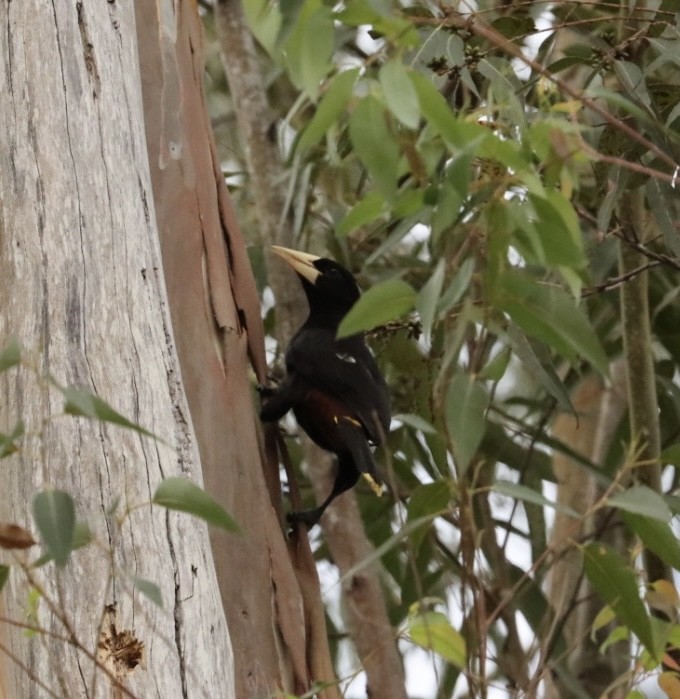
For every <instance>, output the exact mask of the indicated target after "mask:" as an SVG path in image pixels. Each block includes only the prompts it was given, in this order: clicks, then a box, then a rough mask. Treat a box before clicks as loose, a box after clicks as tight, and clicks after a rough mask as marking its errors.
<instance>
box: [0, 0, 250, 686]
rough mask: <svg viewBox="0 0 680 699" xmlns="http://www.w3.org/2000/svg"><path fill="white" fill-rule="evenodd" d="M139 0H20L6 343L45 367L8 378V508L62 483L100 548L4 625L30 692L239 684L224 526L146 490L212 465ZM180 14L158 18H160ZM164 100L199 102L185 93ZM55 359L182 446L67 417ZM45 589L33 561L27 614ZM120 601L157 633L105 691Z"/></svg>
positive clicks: (8, 77) (0, 110)
mask: <svg viewBox="0 0 680 699" xmlns="http://www.w3.org/2000/svg"><path fill="white" fill-rule="evenodd" d="M182 4H187V3H182ZM133 12H134V9H133V6H132V5H130V4H126V3H122V4H118V3H115V2H107V3H101V2H91V3H84V2H57V3H48V4H45V3H42V2H35V1H30V0H24V1H23V2H20V3H2V4H0V24H1V25H2V27H3V37H4V40H3V42H2V43H1V44H0V51H1V55H2V69H1V70H0V139H1V142H0V202H1V204H0V344H4V343H5V341H6V340H7V338H8V336H9V335H10V334H14V335H16V336H17V337H18V338H19V340H20V341H21V343H22V344H23V346H24V347H25V348H26V351H27V354H28V355H29V358H30V360H29V361H27V362H26V365H28V364H29V363H30V364H31V365H33V366H35V367H36V368H37V371H36V373H33V372H32V371H30V370H29V369H28V368H27V366H22V367H20V368H18V369H17V368H15V369H13V370H11V371H9V372H6V373H4V374H2V375H1V376H0V391H1V394H2V395H1V398H0V431H3V432H5V431H7V429H8V428H11V426H12V425H13V424H14V423H15V422H16V420H17V419H18V418H19V417H21V418H22V419H23V420H24V422H25V425H26V432H27V437H26V438H25V439H24V440H23V443H22V448H21V449H20V451H19V452H17V453H16V454H14V455H13V456H11V457H10V458H8V459H5V460H3V462H2V474H3V489H2V491H1V493H0V520H3V521H10V522H15V523H17V524H21V525H23V526H26V527H31V521H30V511H31V499H32V497H33V495H34V494H35V493H36V492H37V491H39V490H42V489H46V488H55V489H62V490H65V491H67V492H68V493H70V494H71V495H72V496H73V497H74V499H75V500H76V509H77V517H78V519H86V520H87V521H88V523H89V526H90V528H91V530H92V532H93V534H94V536H95V537H96V540H97V543H98V544H99V546H96V545H90V546H88V547H86V548H84V549H82V550H79V551H77V552H75V553H74V554H72V556H71V558H70V560H69V562H68V563H67V564H66V565H65V566H64V567H63V568H57V567H55V565H54V563H49V564H47V565H45V566H43V567H42V568H39V569H31V570H30V576H31V577H32V578H33V583H32V586H33V587H35V586H36V585H39V586H40V587H41V588H42V590H43V592H44V594H43V595H42V596H41V598H40V600H39V602H38V606H37V612H36V616H35V619H34V621H33V623H36V624H37V625H39V626H40V627H41V628H42V630H43V631H44V633H43V632H39V633H37V634H35V635H33V636H30V637H29V636H28V635H26V634H25V633H24V631H23V630H22V629H19V628H17V627H13V626H11V625H8V624H3V625H1V628H2V639H1V640H2V643H3V646H5V647H6V648H8V650H9V651H10V652H11V654H12V655H13V656H15V657H16V659H17V660H18V661H19V662H20V663H22V664H23V665H24V666H25V671H23V670H21V669H19V666H18V665H17V664H16V663H13V662H9V661H7V660H6V659H5V667H8V668H10V670H11V672H9V673H8V675H9V676H7V677H5V678H4V691H5V692H6V694H7V696H8V697H12V698H14V697H17V698H18V697H28V696H31V697H37V696H40V697H42V696H58V697H68V698H69V699H73V698H75V697H85V696H88V697H90V696H95V694H96V695H97V696H126V695H127V696H130V695H132V696H137V697H150V696H163V697H166V698H171V697H210V698H214V697H220V698H221V697H232V696H234V688H233V674H234V673H233V667H232V653H231V648H230V642H229V636H228V633H227V627H226V623H225V619H224V614H223V611H222V606H221V603H220V598H219V594H218V590H217V584H216V580H215V573H214V565H213V560H212V554H211V551H210V547H209V540H208V536H207V531H206V527H205V526H204V525H203V524H202V523H200V522H199V521H198V520H196V519H194V518H192V517H190V516H188V515H185V514H179V513H174V512H168V511H166V510H164V509H161V508H158V507H153V508H152V507H149V506H147V505H145V503H148V502H149V500H150V499H151V497H152V496H153V493H154V490H155V488H156V486H157V485H158V483H159V482H160V481H161V479H163V478H164V477H168V476H173V475H185V476H188V477H190V478H191V479H193V480H194V481H196V482H198V483H200V482H201V478H202V476H201V469H200V463H199V457H198V450H197V449H196V442H195V439H194V436H193V429H192V424H191V419H190V417H189V412H188V409H187V405H186V402H185V398H184V393H183V388H182V383H181V376H180V368H179V365H178V361H177V355H176V351H175V346H174V344H173V334H172V330H171V325H170V318H169V316H168V313H167V300H166V292H165V287H164V282H163V276H162V270H161V267H162V265H161V258H160V249H159V244H158V235H157V229H156V219H155V212H154V203H153V196H152V190H151V182H150V177H149V169H148V161H147V148H146V142H145V135H144V131H143V128H144V126H143V124H144V122H143V110H142V102H141V91H140V74H139V65H138V55H137V45H136V34H135V20H134V14H133ZM166 19H167V13H163V12H161V13H160V15H159V16H154V17H153V18H152V26H151V27H150V28H149V31H155V32H157V33H159V27H158V22H159V21H160V22H161V24H163V23H164V22H165V21H166ZM163 26H165V25H163ZM147 78H149V79H151V80H153V79H154V76H147ZM164 97H165V99H166V100H167V107H168V109H169V110H172V109H173V108H174V110H175V111H177V110H178V109H179V104H180V102H181V99H182V95H181V94H180V93H179V92H177V91H175V92H172V91H170V90H168V91H166V92H165V93H164ZM185 174H186V176H187V177H190V176H191V173H185ZM226 292H227V293H230V289H229V287H227V288H226ZM48 372H49V374H50V375H51V376H53V377H54V378H55V379H56V380H58V381H60V382H62V383H64V384H74V385H77V386H81V387H84V388H86V389H87V390H89V391H91V392H92V393H95V394H97V395H98V396H100V397H102V398H103V399H105V400H106V401H107V402H109V403H111V404H112V406H113V407H114V408H115V409H116V410H117V411H119V412H120V413H122V414H123V415H126V416H127V417H129V418H131V419H132V420H134V421H135V422H138V423H139V424H141V425H143V426H145V427H146V428H148V429H149V430H151V431H153V432H154V433H155V434H157V435H159V436H160V437H162V439H163V440H164V441H165V442H166V443H167V445H169V446H167V445H166V444H162V443H160V442H154V441H153V440H151V439H149V438H147V437H144V436H142V435H140V434H138V433H137V432H134V431H130V430H125V429H122V428H121V427H118V426H115V425H112V424H110V423H106V422H94V421H88V420H84V419H82V418H61V417H59V418H56V417H54V416H59V415H60V414H61V413H62V410H63V403H62V396H61V394H60V393H59V391H58V390H56V389H55V387H54V386H53V385H51V384H49V383H48V382H47V380H46V378H45V377H46V376H47V373H48ZM235 380H239V381H242V379H236V378H235ZM223 429H224V431H225V433H228V430H230V429H231V430H234V429H235V425H234V424H233V423H230V424H225V425H224V428H223ZM225 439H231V440H235V439H236V437H235V436H234V435H233V433H232V435H231V436H230V437H226V438H225ZM117 498H120V504H119V506H118V508H117V510H116V513H115V515H112V514H110V510H109V508H110V507H111V506H112V504H113V503H114V502H115V501H116V499H117ZM133 507H134V508H135V509H134V510H128V509H127V508H133ZM235 538H236V536H233V537H232V539H235ZM109 551H110V555H109ZM35 557H36V556H35V555H34V556H32V558H35ZM8 560H11V559H8V558H7V557H6V556H3V562H8ZM241 573H242V571H238V574H241ZM238 574H235V573H234V571H232V575H235V576H236V575H238ZM135 578H141V579H145V580H149V581H152V582H154V583H155V584H156V585H158V586H159V588H160V590H161V593H162V598H163V603H164V605H163V607H162V608H161V607H158V606H156V605H154V604H153V603H152V602H150V601H149V600H148V599H146V598H145V597H143V596H141V595H140V594H139V592H138V591H134V592H133V586H134V585H135ZM142 587H144V586H143V585H142ZM28 591H29V586H28V584H27V583H26V578H25V576H24V575H23V574H22V570H21V566H20V565H13V567H12V572H11V576H10V582H9V584H8V587H7V588H6V589H5V591H4V593H3V594H4V595H5V600H4V601H5V606H6V612H7V615H8V616H9V617H10V618H13V619H16V620H20V621H24V620H25V619H26V610H27V609H28V608H30V602H29V597H28V596H27V595H28ZM111 604H115V605H116V607H115V612H113V611H112V612H110V613H111V614H115V626H116V629H117V631H118V632H122V631H123V630H129V631H130V632H131V634H132V636H133V637H134V638H136V639H137V640H138V641H140V642H142V643H143V644H144V648H145V650H144V659H143V661H142V662H141V663H140V664H139V665H138V666H137V667H136V668H135V669H132V670H131V671H130V673H129V675H128V676H122V677H121V680H122V683H123V684H124V686H125V688H126V689H125V690H121V689H120V688H119V689H113V690H109V689H105V687H107V686H110V685H111V680H110V678H109V677H108V676H107V675H106V674H105V673H104V672H103V671H102V670H101V669H99V670H96V669H95V666H94V664H93V662H92V660H91V656H88V653H90V654H92V653H94V652H95V651H96V649H97V643H98V639H99V633H100V627H101V626H102V624H103V619H104V614H105V606H106V605H111ZM29 618H30V617H29ZM113 620H114V617H113V616H112V617H111V619H110V621H113ZM107 629H108V630H109V631H110V630H111V629H110V624H108V625H107ZM51 634H52V635H51ZM61 638H65V639H66V640H59V639H61ZM36 681H37V682H38V684H36ZM2 684H3V683H0V686H2Z"/></svg>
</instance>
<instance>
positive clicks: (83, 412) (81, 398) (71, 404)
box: [60, 387, 162, 441]
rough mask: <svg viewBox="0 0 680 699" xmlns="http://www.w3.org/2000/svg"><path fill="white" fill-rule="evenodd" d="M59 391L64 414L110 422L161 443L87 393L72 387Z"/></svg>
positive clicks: (155, 437) (106, 404) (153, 435)
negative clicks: (61, 395) (62, 399)
mask: <svg viewBox="0 0 680 699" xmlns="http://www.w3.org/2000/svg"><path fill="white" fill-rule="evenodd" d="M60 390H61V392H62V394H63V396H64V412H65V413H67V414H68V415H78V416H80V417H87V418H90V419H93V420H101V421H102V422H110V423H112V424H114V425H119V426H120V427H125V428H127V429H130V430H135V432H139V433H140V434H144V435H147V436H148V437H153V438H154V439H158V440H159V441H162V440H160V439H159V437H157V436H156V435H155V434H153V432H149V431H148V430H145V429H144V428H143V427H142V426H141V425H138V424H137V423H136V422H132V421H131V420H128V419H127V418H126V417H124V416H123V415H121V414H120V413H119V412H116V411H115V410H114V409H113V408H112V407H111V406H110V405H109V404H108V403H107V402H106V401H103V400H102V399H101V398H100V397H99V396H95V395H94V394H93V393H90V392H89V391H86V390H84V389H81V388H72V387H69V388H61V387H60Z"/></svg>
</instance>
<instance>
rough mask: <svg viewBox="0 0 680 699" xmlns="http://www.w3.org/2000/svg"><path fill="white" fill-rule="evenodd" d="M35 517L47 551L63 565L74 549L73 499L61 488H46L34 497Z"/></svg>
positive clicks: (74, 518)
mask: <svg viewBox="0 0 680 699" xmlns="http://www.w3.org/2000/svg"><path fill="white" fill-rule="evenodd" d="M33 519H34V520H35V523H36V526H37V527H38V531H39V532H40V536H41V538H42V540H43V543H44V544H45V546H46V547H47V552H48V553H49V555H50V556H51V557H52V558H53V559H54V561H55V562H56V563H57V565H59V566H63V565H64V564H65V563H66V561H67V560H68V557H69V555H70V554H71V551H72V550H73V532H74V528H75V522H76V512H75V506H74V504H73V499H72V498H71V496H70V495H69V494H68V493H65V492H63V491H61V490H44V491H43V492H41V493H38V494H37V495H36V496H35V497H34V498H33Z"/></svg>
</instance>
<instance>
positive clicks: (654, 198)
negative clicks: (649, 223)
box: [645, 177, 680, 257]
mask: <svg viewBox="0 0 680 699" xmlns="http://www.w3.org/2000/svg"><path fill="white" fill-rule="evenodd" d="M645 189H646V194H647V201H648V202H649V207H650V209H651V210H652V213H653V214H654V220H655V222H656V224H657V226H658V227H659V228H660V229H661V230H662V231H663V236H664V240H665V241H666V245H668V247H669V248H670V249H671V250H672V251H673V254H674V255H675V256H676V257H677V256H678V255H680V234H678V229H677V223H676V221H675V217H674V215H673V206H674V204H673V202H674V201H675V198H676V197H677V193H676V192H675V191H674V190H673V189H672V188H671V186H670V185H668V184H667V183H665V182H661V181H660V180H657V179H656V178H655V177H650V178H649V179H648V180H647V184H646V185H645Z"/></svg>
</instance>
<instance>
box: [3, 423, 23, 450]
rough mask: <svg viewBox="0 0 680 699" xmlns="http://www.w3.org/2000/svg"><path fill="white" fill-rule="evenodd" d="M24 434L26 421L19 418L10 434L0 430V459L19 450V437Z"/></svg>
mask: <svg viewBox="0 0 680 699" xmlns="http://www.w3.org/2000/svg"><path fill="white" fill-rule="evenodd" d="M23 434H24V422H23V420H19V421H18V422H17V424H16V425H14V429H13V430H12V432H11V433H10V434H4V433H2V432H0V459H2V458H4V457H5V456H9V455H10V454H14V452H16V451H18V447H17V445H16V441H17V439H19V437H22V436H23Z"/></svg>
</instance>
